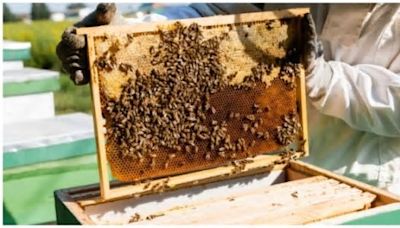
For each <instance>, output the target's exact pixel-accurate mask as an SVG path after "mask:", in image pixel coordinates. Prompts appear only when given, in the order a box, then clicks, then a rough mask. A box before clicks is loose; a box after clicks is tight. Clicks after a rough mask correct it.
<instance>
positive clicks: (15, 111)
mask: <svg viewBox="0 0 400 228" xmlns="http://www.w3.org/2000/svg"><path fill="white" fill-rule="evenodd" d="M3 47H4V48H3V59H4V62H3V66H4V67H3V88H4V90H3V101H4V109H3V116H4V126H3V127H4V137H3V159H4V160H3V167H4V168H3V169H4V176H3V177H4V206H3V207H4V211H5V213H4V215H5V216H4V223H8V224H9V223H17V224H33V223H43V222H50V221H54V220H55V216H54V212H53V211H54V209H53V201H52V198H51V196H52V191H53V190H54V189H56V188H59V187H62V186H71V181H70V180H72V179H73V178H72V177H73V176H74V175H71V172H74V171H75V170H77V168H76V167H78V166H80V165H82V164H83V167H85V169H86V170H87V171H88V172H89V173H91V172H92V170H91V169H90V168H89V169H88V167H93V175H88V176H86V177H82V179H81V182H82V183H91V182H94V181H95V180H96V179H95V177H96V176H95V175H94V168H95V164H94V163H95V159H94V157H93V153H94V151H95V144H94V138H93V137H94V136H93V127H92V119H91V116H90V115H87V114H83V113H73V114H66V115H59V116H56V115H55V107H54V92H55V91H57V90H58V89H59V87H60V86H59V80H58V79H59V73H58V72H55V71H49V70H43V69H35V68H30V67H24V64H23V60H26V59H29V58H30V47H31V45H30V43H23V42H12V41H4V42H3ZM82 155H85V156H82ZM76 156H79V157H76ZM71 157H74V158H71ZM65 159H73V161H74V165H76V167H75V168H73V166H71V165H70V164H68V162H66V161H65ZM75 178H76V175H75ZM43 186H47V187H46V189H44V188H43ZM27 188H28V189H29V190H27ZM35 189H37V191H34V190H35ZM18 191H23V192H21V194H18ZM22 193H24V194H22Z"/></svg>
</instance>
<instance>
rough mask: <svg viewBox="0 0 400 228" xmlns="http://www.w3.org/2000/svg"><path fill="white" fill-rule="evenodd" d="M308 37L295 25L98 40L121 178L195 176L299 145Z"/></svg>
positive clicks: (111, 148)
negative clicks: (300, 97)
mask: <svg viewBox="0 0 400 228" xmlns="http://www.w3.org/2000/svg"><path fill="white" fill-rule="evenodd" d="M300 28H301V18H300V17H296V18H288V19H281V20H266V21H256V22H249V23H236V24H227V25H219V26H200V25H198V24H196V23H192V24H190V25H182V24H180V23H179V22H177V23H175V24H173V25H169V26H164V27H159V29H158V30H157V31H153V32H145V33H126V34H125V33H124V34H118V35H108V34H104V35H101V36H96V37H95V38H94V44H95V45H94V47H95V56H96V60H95V67H96V68H97V72H98V73H97V74H98V78H99V85H100V98H101V107H95V108H100V109H101V111H102V115H103V118H104V119H105V128H106V133H105V136H106V154H107V159H108V162H109V164H110V168H111V171H112V174H113V176H114V177H115V178H116V179H118V180H120V181H124V182H132V181H140V180H148V179H152V178H157V177H163V176H170V175H176V174H181V173H187V172H191V171H196V170H202V169H207V168H212V167H218V166H222V165H226V164H228V163H230V162H232V161H235V160H238V159H243V158H247V157H252V156H255V155H257V154H263V153H272V152H276V151H280V150H283V149H284V148H286V147H287V146H290V145H292V144H295V143H296V142H297V141H299V140H300V139H301V138H302V129H301V125H300V123H299V110H300V107H299V102H298V91H297V90H298V84H299V74H300V71H301V70H302V65H301V64H300V63H299V62H300V61H299V60H300V57H301V56H300V53H301V48H300V47H299V46H300V43H301V39H300V38H299V36H298V35H296V34H298V33H299V32H300Z"/></svg>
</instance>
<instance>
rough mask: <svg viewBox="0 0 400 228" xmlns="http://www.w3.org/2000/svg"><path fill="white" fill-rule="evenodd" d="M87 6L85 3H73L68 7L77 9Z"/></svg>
mask: <svg viewBox="0 0 400 228" xmlns="http://www.w3.org/2000/svg"><path fill="white" fill-rule="evenodd" d="M83 8H86V4H85V3H71V4H69V5H68V6H67V9H69V10H76V9H83Z"/></svg>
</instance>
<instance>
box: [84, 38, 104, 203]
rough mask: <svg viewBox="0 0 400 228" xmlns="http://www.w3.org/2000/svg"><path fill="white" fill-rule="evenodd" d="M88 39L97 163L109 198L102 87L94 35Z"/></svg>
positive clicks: (102, 195)
mask: <svg viewBox="0 0 400 228" xmlns="http://www.w3.org/2000/svg"><path fill="white" fill-rule="evenodd" d="M86 41H87V46H88V59H89V66H90V75H91V76H90V89H91V93H92V96H91V97H92V104H93V106H92V111H93V119H94V121H93V122H94V128H95V129H94V132H95V136H96V147H97V164H98V169H99V178H100V193H101V198H102V199H107V198H108V197H109V193H110V183H109V178H108V172H107V155H106V144H105V137H104V133H103V123H104V119H103V117H102V114H101V110H100V107H101V103H100V89H99V77H98V72H97V68H96V67H95V64H94V61H95V54H96V53H95V48H94V37H93V36H88V35H86Z"/></svg>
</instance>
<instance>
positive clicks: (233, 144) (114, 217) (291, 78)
mask: <svg viewBox="0 0 400 228" xmlns="http://www.w3.org/2000/svg"><path fill="white" fill-rule="evenodd" d="M307 12H308V11H307V10H306V9H295V10H286V11H275V12H262V13H250V14H239V15H229V16H217V17H209V18H201V19H190V20H181V21H178V22H164V23H158V24H142V25H136V26H123V27H119V26H115V27H112V26H105V27H97V28H83V29H80V30H78V33H79V34H84V35H86V38H87V42H88V53H89V64H90V73H91V89H92V98H93V104H94V105H93V107H94V117H95V126H96V129H95V130H96V138H97V150H98V161H99V174H100V189H96V188H93V187H88V188H78V189H77V190H76V189H73V190H65V191H60V192H58V193H57V194H56V196H57V197H59V199H60V200H61V202H62V203H63V204H64V206H66V207H67V208H68V211H70V212H71V213H72V214H73V217H75V218H77V220H78V221H79V222H81V223H95V224H110V223H111V224H114V223H117V224H126V223H140V224H142V223H161V224H171V223H180V224H199V223H251V224H257V223H291V224H298V223H300V224H303V223H310V222H315V221H320V220H323V219H326V218H331V217H335V216H338V215H343V214H348V213H352V212H355V211H359V210H364V209H368V208H370V207H376V206H379V205H383V204H388V203H393V202H396V201H398V198H396V197H394V196H392V195H390V194H389V193H386V192H383V191H380V190H377V189H375V188H372V187H369V186H365V185H363V184H360V183H358V182H355V181H352V180H348V179H346V178H342V177H340V176H336V175H334V174H332V173H330V172H327V171H324V170H320V169H318V168H316V167H312V166H309V165H305V164H303V163H300V162H296V161H293V160H295V159H297V158H299V157H302V156H306V155H307V154H308V150H307V149H308V137H307V119H306V117H307V113H306V104H305V85H304V84H305V83H304V69H303V66H302V65H301V58H302V53H303V45H302V44H303V42H304V40H303V37H302V36H303V34H304V27H303V20H304V19H303V17H304V14H305V13H307ZM108 167H110V169H111V173H112V175H113V176H114V177H115V178H116V179H117V180H118V181H117V183H114V184H112V185H111V186H110V182H109V177H108V172H107V168H108ZM213 182H214V183H213ZM277 183H279V184H278V185H275V186H271V185H272V184H277ZM156 193H160V195H157V194H156ZM188 194H189V195H188ZM259 202H263V203H259ZM339 202H340V203H339ZM116 210H117V211H121V212H118V213H117V212H115V211H116ZM219 210H220V211H223V212H224V213H221V214H224V215H220V214H219V213H218V216H216V215H215V211H219ZM249 210H251V211H254V213H251V214H247V213H246V212H248V211H249ZM244 214H246V215H244ZM287 214H290V216H287V217H286V218H285V219H283V217H282V216H284V215H287ZM178 218H181V219H178ZM182 218H185V219H182Z"/></svg>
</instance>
